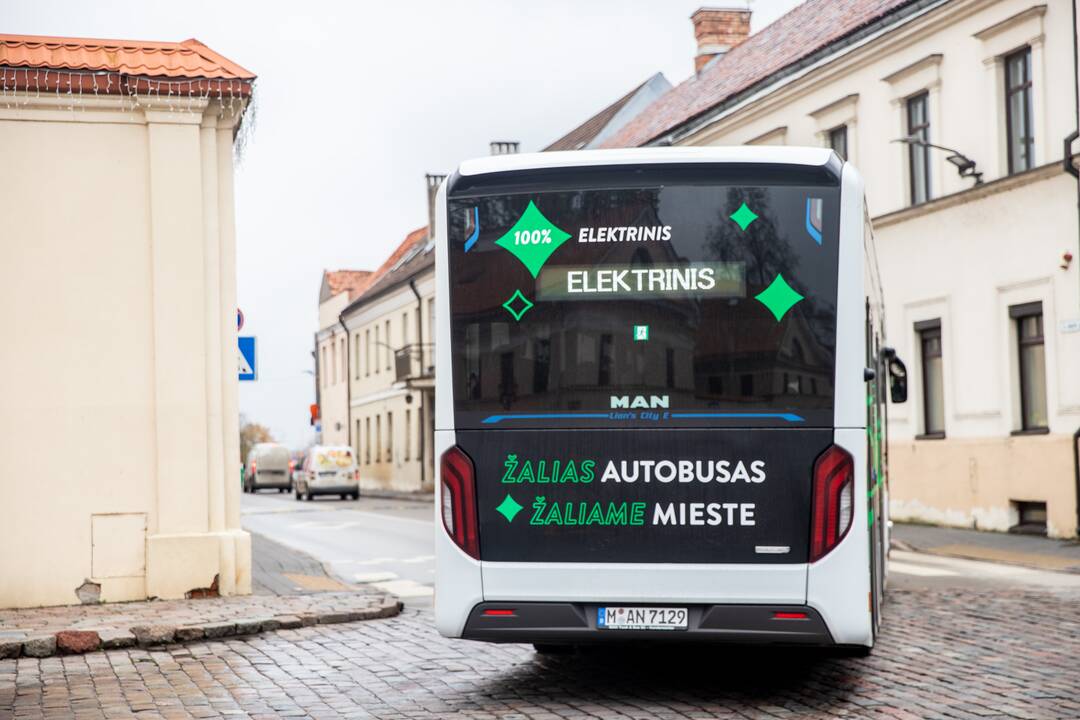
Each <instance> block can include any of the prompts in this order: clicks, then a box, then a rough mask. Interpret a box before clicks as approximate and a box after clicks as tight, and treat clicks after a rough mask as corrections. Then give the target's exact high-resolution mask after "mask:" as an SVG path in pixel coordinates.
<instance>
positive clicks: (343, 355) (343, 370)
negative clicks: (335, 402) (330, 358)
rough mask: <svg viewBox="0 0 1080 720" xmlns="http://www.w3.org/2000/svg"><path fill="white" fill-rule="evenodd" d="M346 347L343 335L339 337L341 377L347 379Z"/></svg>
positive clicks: (347, 359)
mask: <svg viewBox="0 0 1080 720" xmlns="http://www.w3.org/2000/svg"><path fill="white" fill-rule="evenodd" d="M347 349H348V348H347V347H346V345H345V337H344V336H342V338H341V379H342V380H348V379H349V354H348V353H347V352H345V351H346V350H347Z"/></svg>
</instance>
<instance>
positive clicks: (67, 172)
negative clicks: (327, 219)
mask: <svg viewBox="0 0 1080 720" xmlns="http://www.w3.org/2000/svg"><path fill="white" fill-rule="evenodd" d="M10 99H11V98H10V97H9V100H10ZM22 100H23V101H22V102H14V103H12V104H11V105H10V106H8V107H0V157H3V158H4V170H3V172H4V174H5V182H4V192H2V193H0V216H2V217H4V223H3V231H2V232H0V249H2V253H0V255H2V257H3V262H0V327H3V328H4V338H3V342H0V397H2V398H3V402H2V403H0V457H3V458H4V459H5V468H6V472H4V473H0V497H3V501H2V502H0V527H2V528H4V536H5V541H4V542H3V543H0V606H4V607H12V606H14V607H26V606H35V605H55V604H65V603H74V602H77V598H76V595H75V588H76V587H78V586H80V585H82V584H83V582H84V581H85V580H91V581H94V582H98V583H100V584H101V599H102V600H108V601H118V600H133V599H141V598H144V597H148V596H158V597H178V596H179V597H182V596H183V593H184V592H186V591H187V590H190V589H194V588H199V587H207V586H209V585H210V584H211V583H212V582H213V580H214V577H215V576H218V578H219V586H220V589H221V591H222V592H223V593H237V592H241V593H242V592H249V591H250V564H251V560H250V544H249V541H248V538H247V535H246V533H244V532H243V531H242V530H240V522H239V485H238V480H237V477H236V476H237V474H238V471H237V468H238V466H239V457H238V455H239V450H238V438H237V428H236V424H237V421H236V412H237V401H236V349H235V348H236V339H235V335H236V332H235V329H236V325H235V307H236V289H235V258H234V255H235V242H234V237H233V210H232V204H233V192H232V133H233V125H234V123H235V118H230V117H223V118H219V117H218V108H217V107H210V108H208V109H207V112H206V113H205V115H204V114H203V113H202V112H201V110H202V108H201V107H200V106H199V103H198V102H195V103H194V109H193V111H192V112H188V111H187V110H186V108H187V107H188V101H187V100H186V99H185V101H184V103H183V107H184V110H180V109H174V110H173V111H170V110H169V109H168V107H163V106H162V105H161V103H162V102H164V101H160V100H158V101H156V106H145V105H141V104H140V105H139V106H138V107H136V108H134V109H132V108H131V101H130V100H126V101H121V100H118V99H112V98H100V99H95V98H85V99H80V100H77V103H78V105H79V106H78V107H77V108H76V109H75V110H74V111H72V110H71V109H70V108H69V104H68V101H67V100H66V99H64V101H63V102H60V101H58V100H57V99H56V98H48V97H41V98H33V97H31V98H23V99H22ZM203 104H205V101H203Z"/></svg>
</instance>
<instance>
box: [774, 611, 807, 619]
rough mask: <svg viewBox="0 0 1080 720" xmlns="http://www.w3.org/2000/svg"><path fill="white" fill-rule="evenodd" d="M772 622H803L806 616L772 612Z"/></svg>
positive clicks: (799, 613) (802, 613)
mask: <svg viewBox="0 0 1080 720" xmlns="http://www.w3.org/2000/svg"><path fill="white" fill-rule="evenodd" d="M772 616H773V620H805V619H806V618H807V617H808V616H807V614H806V613H804V612H774V613H773V614H772Z"/></svg>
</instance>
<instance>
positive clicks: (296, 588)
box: [0, 534, 401, 659]
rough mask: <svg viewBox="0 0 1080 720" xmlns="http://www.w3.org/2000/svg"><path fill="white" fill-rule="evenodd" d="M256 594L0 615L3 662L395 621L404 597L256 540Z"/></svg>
mask: <svg viewBox="0 0 1080 720" xmlns="http://www.w3.org/2000/svg"><path fill="white" fill-rule="evenodd" d="M252 556H253V557H252V589H253V594H252V595H247V596H234V597H208V598H200V599H191V600H148V601H143V602H123V603H100V604H95V605H63V606H58V607H46V608H26V609H21V610H0V659H2V658H14V657H19V656H20V655H22V656H26V657H48V656H50V655H58V654H71V653H84V652H92V651H94V650H108V649H113V648H123V647H132V646H135V645H138V646H139V647H150V646H153V645H165V644H169V643H174V642H189V641H199V640H210V639H217V638H225V637H231V636H236V635H251V634H254V633H260V632H269V631H272V630H279V629H291V628H297V627H303V626H308V625H326V624H331V623H345V622H355V621H357V620H372V619H376V618H385V617H392V616H394V615H397V614H398V613H399V612H400V610H401V604H400V603H399V602H398V600H397V598H395V597H393V596H392V595H389V594H387V593H384V592H381V591H379V590H376V589H375V588H372V587H368V586H354V585H348V584H346V583H343V582H341V581H339V580H337V579H335V578H332V577H330V576H329V575H327V574H326V571H325V570H324V569H323V567H322V565H321V564H320V563H319V562H318V561H317V560H315V559H314V558H312V557H310V556H308V555H305V554H304V553H300V552H297V551H295V550H291V549H289V548H286V547H285V546H284V545H281V544H279V543H276V542H273V541H272V540H269V539H267V538H265V537H262V536H260V535H256V534H252Z"/></svg>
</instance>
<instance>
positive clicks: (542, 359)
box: [448, 184, 840, 429]
mask: <svg viewBox="0 0 1080 720" xmlns="http://www.w3.org/2000/svg"><path fill="white" fill-rule="evenodd" d="M839 198H840V192H839V189H838V188H837V187H835V186H820V187H818V186H783V185H776V186H768V185H764V186H753V185H748V186H739V185H701V184H685V185H665V186H660V187H643V188H642V187H639V188H623V189H603V190H593V189H590V190H565V191H545V192H533V193H513V194H505V195H498V194H495V195H491V194H488V195H484V196H477V197H462V198H454V197H453V196H451V200H450V202H449V205H448V212H449V224H448V237H449V260H450V288H451V298H450V310H451V315H452V317H451V334H452V343H451V346H452V348H453V398H454V408H455V422H456V426H457V428H458V429H467V428H490V427H497V428H507V429H514V428H544V427H619V428H624V427H657V426H660V427H688V426H707V427H709V426H723V427H730V426H733V425H736V426H737V425H747V426H799V425H802V426H819V427H825V426H830V425H831V424H832V417H833V369H834V353H835V346H836V292H837V288H836V274H837V238H838V235H839V233H838V225H839V208H838V204H839Z"/></svg>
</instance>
